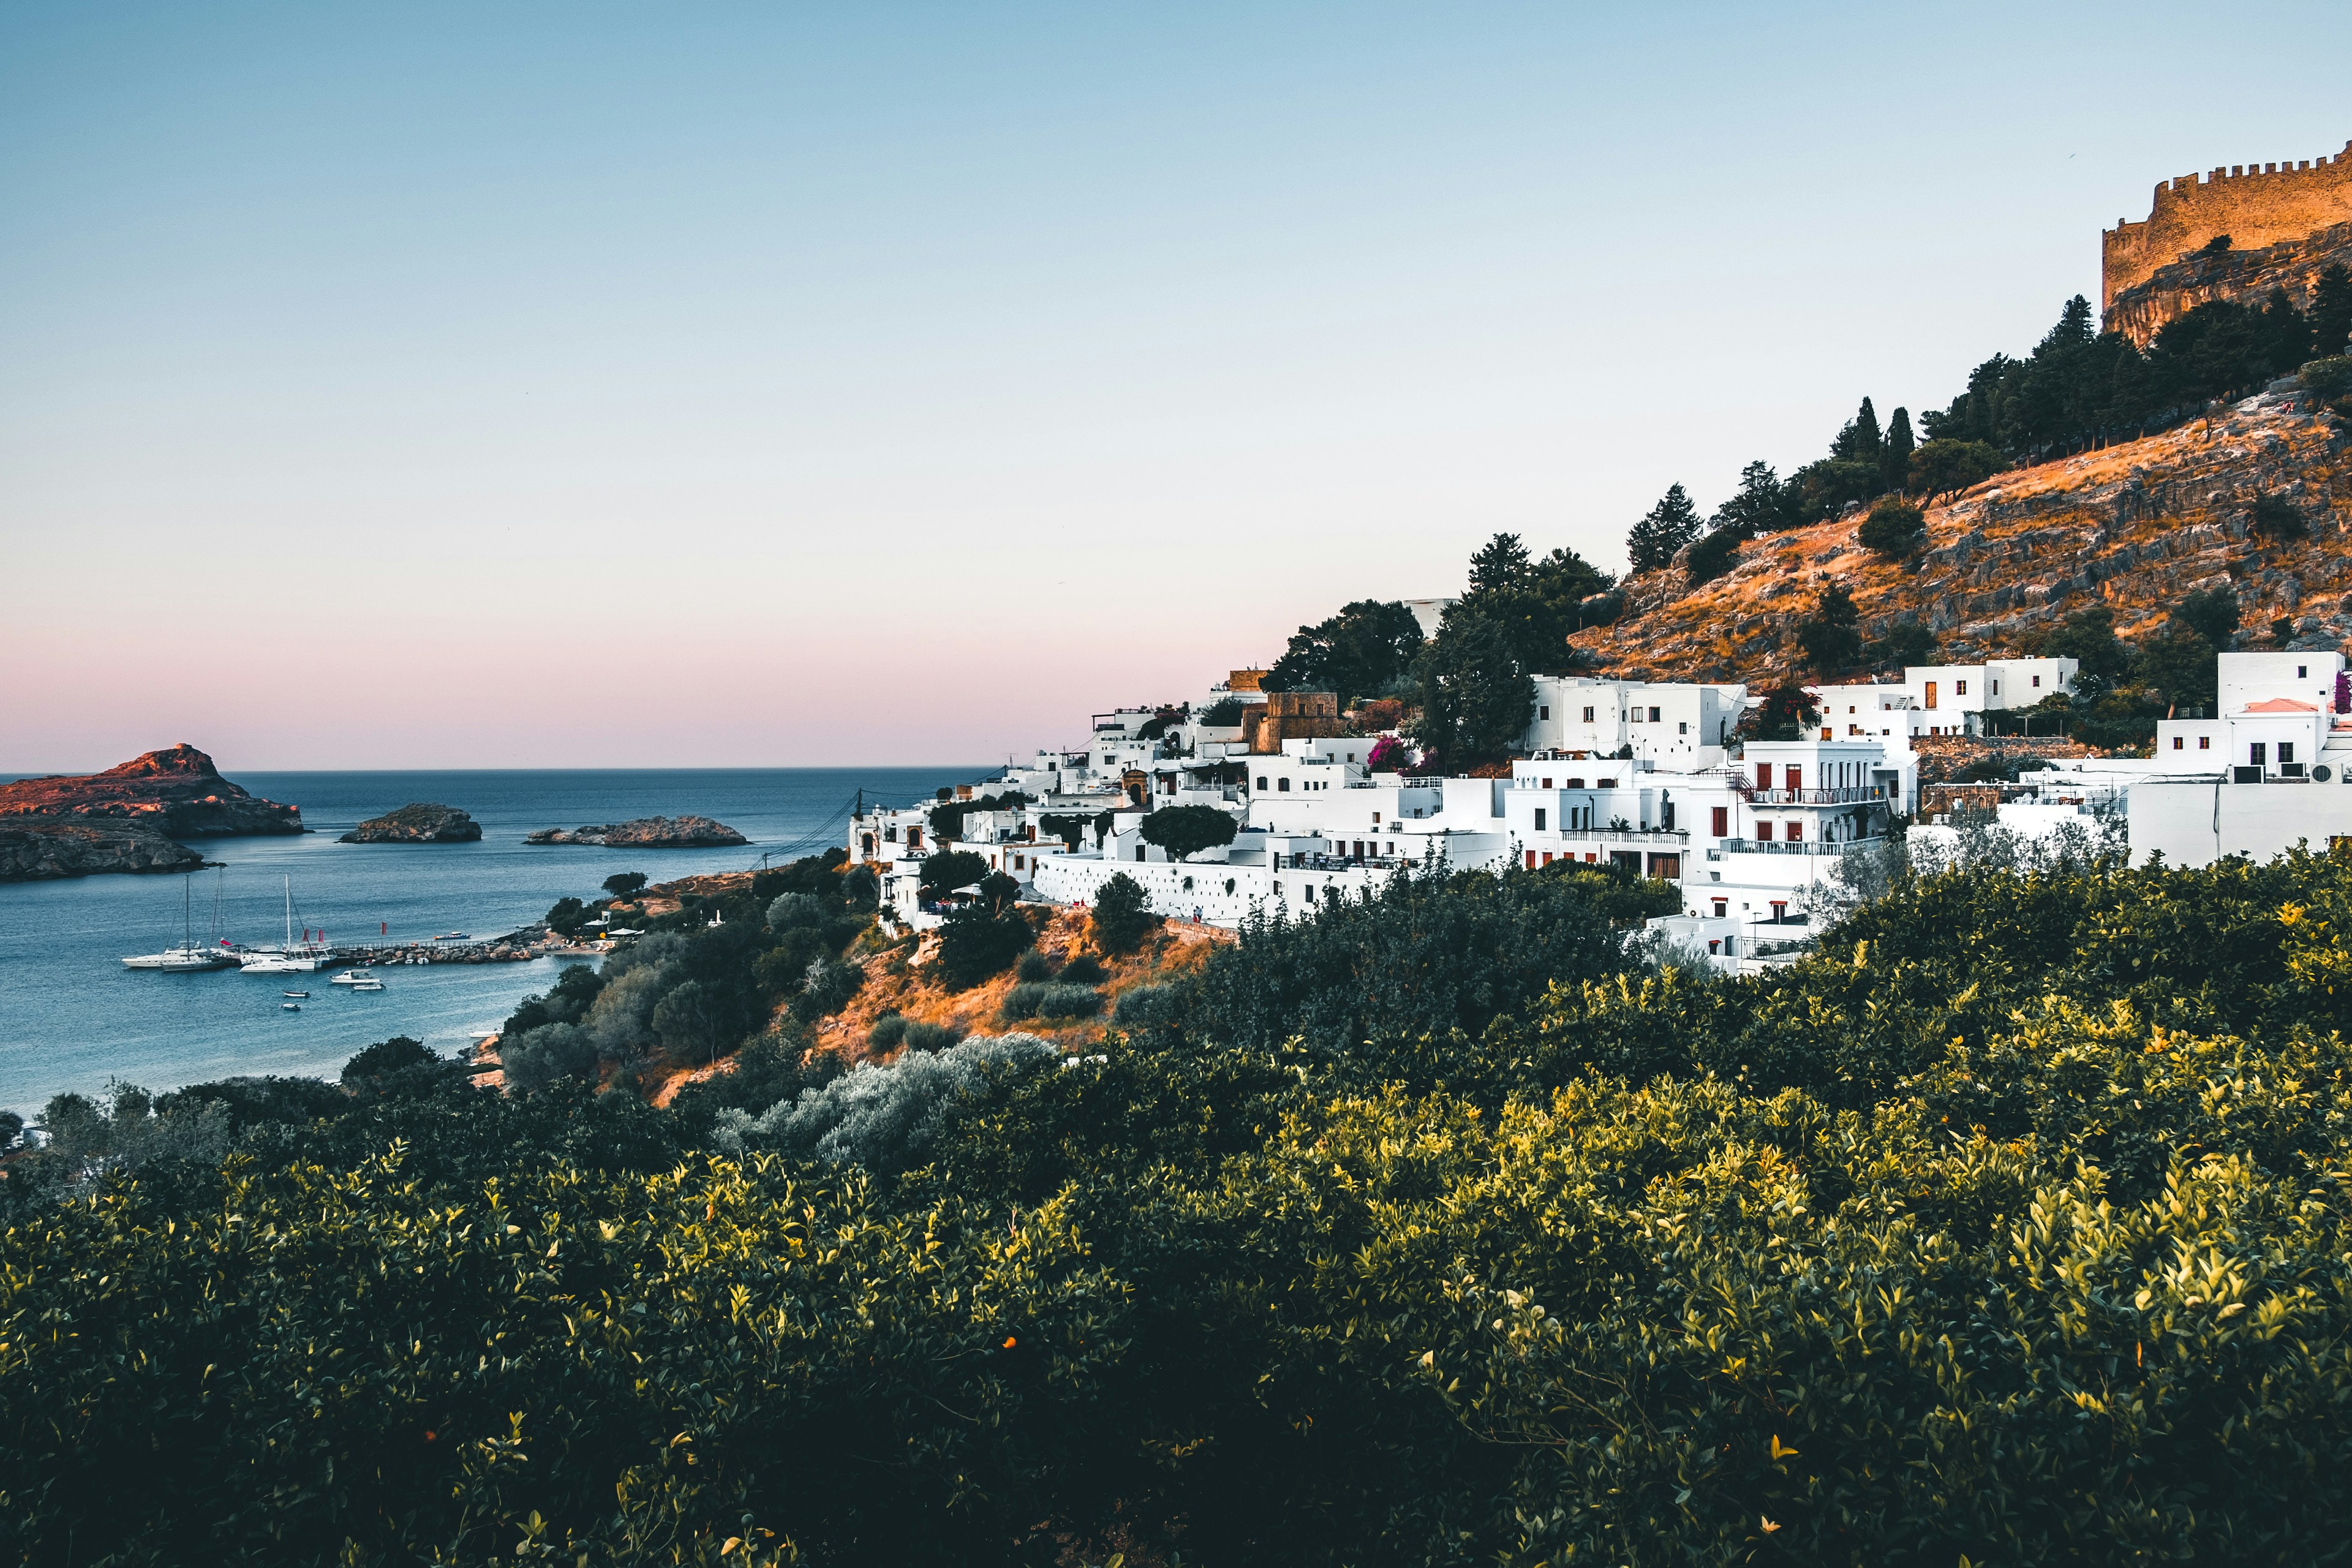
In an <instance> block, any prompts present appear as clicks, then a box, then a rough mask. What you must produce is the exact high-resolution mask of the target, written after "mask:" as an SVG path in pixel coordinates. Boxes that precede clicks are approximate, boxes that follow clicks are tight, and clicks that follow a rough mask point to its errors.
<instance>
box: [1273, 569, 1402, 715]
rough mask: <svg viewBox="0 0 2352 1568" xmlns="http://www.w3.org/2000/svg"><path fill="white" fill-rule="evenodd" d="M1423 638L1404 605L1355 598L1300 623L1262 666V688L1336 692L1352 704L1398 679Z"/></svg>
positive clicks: (1343, 702) (1379, 692)
mask: <svg viewBox="0 0 2352 1568" xmlns="http://www.w3.org/2000/svg"><path fill="white" fill-rule="evenodd" d="M1422 640H1423V639H1422V635H1421V622H1420V621H1419V620H1417V619H1415V618H1414V616H1413V613H1412V611H1411V610H1409V609H1407V608H1405V606H1404V605H1402V604H1398V603H1394V602H1383V601H1380V600H1374V599H1359V600H1357V601H1356V602H1355V603H1354V604H1352V605H1348V606H1346V607H1345V608H1344V609H1342V610H1341V611H1340V612H1339V614H1338V615H1336V616H1331V617H1330V618H1329V619H1328V620H1326V621H1322V622H1320V623H1318V624H1317V625H1315V626H1301V627H1299V628H1298V631H1297V635H1296V636H1295V637H1292V638H1291V639H1290V646H1289V647H1287V648H1286V649H1285V650H1284V652H1283V655H1282V657H1281V658H1277V659H1276V660H1275V661H1274V666H1273V668H1271V669H1269V670H1267V671H1266V674H1265V689H1267V690H1269V691H1331V692H1336V693H1338V695H1339V706H1340V707H1342V708H1348V707H1352V706H1353V705H1354V704H1355V703H1356V702H1357V700H1360V699H1362V698H1367V697H1379V696H1381V695H1383V694H1385V693H1386V692H1387V691H1388V689H1390V688H1391V686H1393V685H1395V684H1397V683H1398V682H1399V681H1401V680H1402V679H1404V677H1405V676H1406V674H1407V673H1408V672H1409V671H1410V670H1411V669H1412V661H1413V657H1414V656H1415V655H1416V654H1418V653H1420V651H1421V645H1422ZM1236 718H1238V715H1236Z"/></svg>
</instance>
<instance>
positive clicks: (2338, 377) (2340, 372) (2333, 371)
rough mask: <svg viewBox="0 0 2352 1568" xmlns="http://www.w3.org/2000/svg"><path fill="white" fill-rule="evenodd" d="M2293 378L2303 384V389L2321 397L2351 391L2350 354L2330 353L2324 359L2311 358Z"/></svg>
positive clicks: (2351, 359)
mask: <svg viewBox="0 0 2352 1568" xmlns="http://www.w3.org/2000/svg"><path fill="white" fill-rule="evenodd" d="M2295 379H2296V380H2297V381H2299V382H2301V383H2302V384H2303V387H2304V390H2305V391H2306V392H2315V393H2317V394H2318V395H2320V396H2322V397H2341V396H2343V395H2345V394H2347V393H2352V355H2347V354H2331V355H2329V356H2328V357H2327V358H2326V359H2315V360H2312V361H2310V362H2309V363H2306V364H2305V366H2304V367H2303V369H2302V370H2301V371H2300V372H2299V373H2297V374H2296V376H2295Z"/></svg>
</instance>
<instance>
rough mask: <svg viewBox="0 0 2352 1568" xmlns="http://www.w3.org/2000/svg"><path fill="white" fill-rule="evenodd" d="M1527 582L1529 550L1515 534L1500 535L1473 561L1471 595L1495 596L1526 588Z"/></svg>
mask: <svg viewBox="0 0 2352 1568" xmlns="http://www.w3.org/2000/svg"><path fill="white" fill-rule="evenodd" d="M1527 580H1528V547H1527V546H1526V545H1524V544H1522V543H1520V542H1519V536H1518V535H1517V534H1516V533H1498V534H1496V535H1495V537H1494V538H1492V539H1490V540H1488V541H1487V542H1486V546H1485V548H1483V549H1481V550H1480V551H1479V552H1478V553H1476V554H1475V555H1473V556H1472V557H1470V592H1471V593H1473V594H1492V593H1495V592H1497V591H1499V590H1502V589H1507V588H1517V587H1521V586H1524V585H1525V584H1526V583H1527Z"/></svg>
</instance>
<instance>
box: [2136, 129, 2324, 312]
mask: <svg viewBox="0 0 2352 1568" xmlns="http://www.w3.org/2000/svg"><path fill="white" fill-rule="evenodd" d="M2347 221H2352V142H2346V143H2345V144H2344V151H2343V152H2341V153H2337V154H2336V156H2334V157H2333V158H2306V159H2305V160H2303V161H2302V162H2300V163H2231V164H2228V165H2226V166H2224V167H2221V168H2217V169H2214V170H2212V171H2211V172H2210V173H2209V174H2201V175H2200V174H2182V175H2180V176H2179V178H2177V179H2171V180H2165V181H2161V182H2159V183H2158V185H2157V187H2156V194H2155V196H2154V199H2153V200H2152V201H2151V202H2150V203H2149V206H2148V216H2147V219H2146V221H2144V222H2141V223H2134V222H2132V221H2131V220H2130V219H2129V218H2123V219H2120V220H2118V221H2117V222H2116V226H2115V227H2113V228H2111V229H2108V230H2107V231H2106V232H2105V233H2104V234H2103V235H2101V236H2100V241H2101V257H2100V261H2101V266H2100V296H2101V298H2100V302H2101V305H2102V307H2103V308H2104V309H2105V310H2113V309H2114V306H2115V302H2116V295H2117V294H2120V293H2122V292H2123V291H2124V290H2126V289H2130V288H2132V287H2134V286H2135V285H2137V284H2140V283H2145V282H2146V281H2147V279H2148V278H2149V277H2150V276H2151V275H2152V274H2154V273H2155V271H2156V270H2157V268H2160V267H2163V266H2166V265H2168V263H2171V262H2174V261H2178V260H2179V259H2180V258H2182V257H2183V256H2186V255H2187V254H2189V252H2190V251H2193V250H2198V249H2200V248H2202V247H2204V246H2206V245H2208V244H2210V242H2211V241H2213V240H2215V239H2217V238H2219V237H2221V236H2222V235H2228V236H2229V237H2230V243H2231V247H2232V248H2233V249H2242V250H2243V249H2256V248H2259V247H2263V246H2269V245H2275V244H2278V243H2280V242H2281V241H2284V240H2301V239H2304V238H2305V237H2308V236H2310V235H2311V234H2313V233H2314V232H2315V231H2316V230H2319V229H2324V228H2329V227H2333V226H2336V225H2337V224H2341V223H2345V222H2347Z"/></svg>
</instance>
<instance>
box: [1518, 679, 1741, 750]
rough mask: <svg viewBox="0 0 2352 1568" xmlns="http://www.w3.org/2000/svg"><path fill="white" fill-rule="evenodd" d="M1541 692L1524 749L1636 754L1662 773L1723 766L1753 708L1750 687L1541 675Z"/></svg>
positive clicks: (1523, 740)
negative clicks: (1734, 734) (1727, 749)
mask: <svg viewBox="0 0 2352 1568" xmlns="http://www.w3.org/2000/svg"><path fill="white" fill-rule="evenodd" d="M1535 688H1536V707H1535V716H1534V717H1533V718H1532V719H1530V720H1529V721H1528V728H1527V731H1526V732H1525V733H1524V734H1522V735H1521V736H1520V745H1519V749H1520V750H1522V751H1525V752H1537V753H1543V752H1550V753H1552V754H1554V755H1557V756H1566V757H1580V756H1582V757H1615V756H1621V755H1631V756H1633V757H1634V758H1636V759H1639V760H1642V761H1646V762H1649V763H1654V765H1656V766H1658V767H1662V768H1686V769H1687V768H1710V767H1715V766H1717V764H1719V763H1721V762H1722V761H1723V758H1724V747H1725V746H1726V745H1727V743H1728V742H1729V741H1730V739H1731V732H1732V730H1733V728H1734V727H1735V726H1737V725H1738V722H1739V716H1740V714H1741V713H1742V712H1743V711H1745V710H1746V709H1747V705H1748V688H1746V687H1745V686H1740V685H1736V684H1724V685H1710V684H1703V683H1699V682H1695V681H1650V680H1610V679H1601V678H1596V677H1592V676H1582V675H1539V676H1537V677H1536V678H1535Z"/></svg>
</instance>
